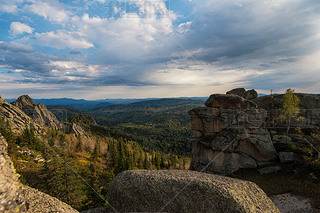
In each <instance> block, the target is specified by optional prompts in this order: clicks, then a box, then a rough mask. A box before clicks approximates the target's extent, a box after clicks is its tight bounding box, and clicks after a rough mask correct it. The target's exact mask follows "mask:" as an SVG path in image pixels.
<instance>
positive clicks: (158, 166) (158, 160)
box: [154, 152, 160, 170]
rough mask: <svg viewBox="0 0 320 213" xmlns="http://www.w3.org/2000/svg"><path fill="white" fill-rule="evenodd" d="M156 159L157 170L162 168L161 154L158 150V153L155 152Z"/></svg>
mask: <svg viewBox="0 0 320 213" xmlns="http://www.w3.org/2000/svg"><path fill="white" fill-rule="evenodd" d="M154 161H155V166H156V168H157V170H159V169H160V156H159V153H158V152H156V154H155V159H154Z"/></svg>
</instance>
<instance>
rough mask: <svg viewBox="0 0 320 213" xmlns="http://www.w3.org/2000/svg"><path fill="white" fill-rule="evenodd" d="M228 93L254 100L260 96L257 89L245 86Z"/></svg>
mask: <svg viewBox="0 0 320 213" xmlns="http://www.w3.org/2000/svg"><path fill="white" fill-rule="evenodd" d="M227 94H233V95H237V96H240V97H242V98H244V99H247V100H252V99H255V98H257V97H258V92H257V91H255V90H254V89H252V90H246V89H245V88H236V89H232V90H230V91H228V92H227Z"/></svg>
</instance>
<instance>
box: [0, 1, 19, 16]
mask: <svg viewBox="0 0 320 213" xmlns="http://www.w3.org/2000/svg"><path fill="white" fill-rule="evenodd" d="M22 2H23V0H10V1H6V0H2V1H0V13H3V12H5V13H16V12H17V11H18V10H19V8H18V5H19V4H21V3H22Z"/></svg>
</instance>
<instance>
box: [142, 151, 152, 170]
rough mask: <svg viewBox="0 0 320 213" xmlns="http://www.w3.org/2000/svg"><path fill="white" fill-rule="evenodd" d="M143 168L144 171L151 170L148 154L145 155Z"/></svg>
mask: <svg viewBox="0 0 320 213" xmlns="http://www.w3.org/2000/svg"><path fill="white" fill-rule="evenodd" d="M143 168H144V169H149V168H150V165H149V159H148V155H147V152H145V153H144V162H143Z"/></svg>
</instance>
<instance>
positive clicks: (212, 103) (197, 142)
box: [189, 94, 278, 174]
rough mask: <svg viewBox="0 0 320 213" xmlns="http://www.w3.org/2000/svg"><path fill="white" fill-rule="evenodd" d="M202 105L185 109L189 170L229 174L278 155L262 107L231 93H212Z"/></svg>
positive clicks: (273, 158) (275, 157) (253, 166)
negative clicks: (188, 126)
mask: <svg viewBox="0 0 320 213" xmlns="http://www.w3.org/2000/svg"><path fill="white" fill-rule="evenodd" d="M205 105H206V107H200V108H195V109H192V110H191V111H189V114H190V115H191V124H192V137H193V144H192V162H191V166H190V169H191V170H197V171H203V172H208V173H223V174H230V173H233V172H235V171H236V170H238V169H239V168H256V167H257V166H258V165H259V164H260V163H261V164H263V163H265V162H269V161H273V160H276V159H277V158H278V156H277V152H276V150H275V148H274V146H273V143H272V141H271V137H270V133H269V132H268V130H267V129H266V128H265V124H266V123H265V121H266V117H267V111H266V110H264V109H258V108H257V105H256V104H255V103H253V102H251V101H249V100H246V99H244V98H242V97H240V96H238V95H234V94H226V95H223V94H213V95H211V96H210V97H209V99H208V100H207V101H206V102H205Z"/></svg>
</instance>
